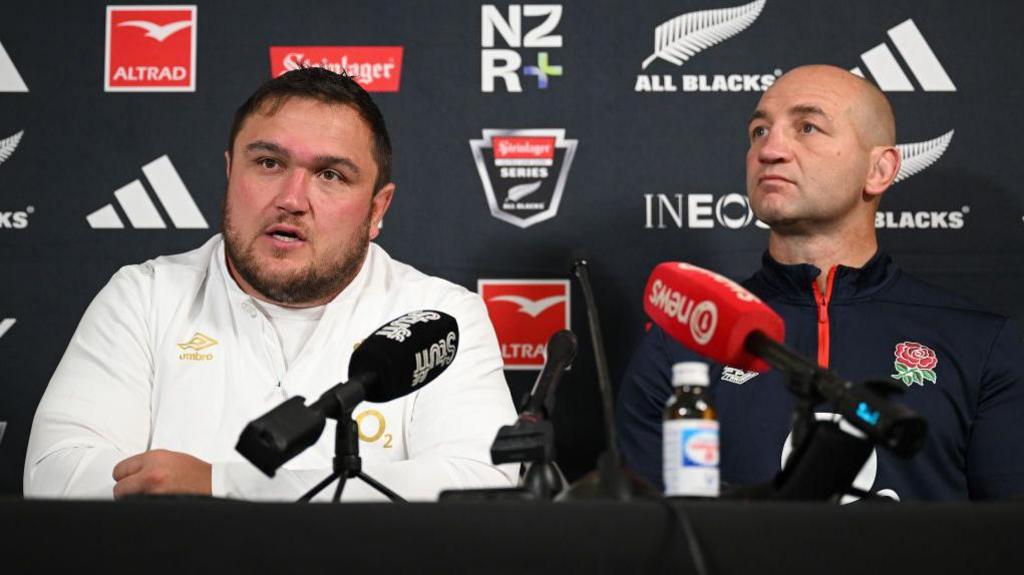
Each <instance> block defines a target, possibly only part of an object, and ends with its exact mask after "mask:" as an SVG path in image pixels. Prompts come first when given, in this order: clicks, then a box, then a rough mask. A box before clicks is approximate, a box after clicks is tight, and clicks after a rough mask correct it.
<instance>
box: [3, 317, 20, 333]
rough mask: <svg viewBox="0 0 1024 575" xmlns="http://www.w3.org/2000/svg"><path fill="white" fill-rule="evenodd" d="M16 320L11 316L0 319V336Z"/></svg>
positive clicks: (12, 325)
mask: <svg viewBox="0 0 1024 575" xmlns="http://www.w3.org/2000/svg"><path fill="white" fill-rule="evenodd" d="M17 321H18V320H16V319H14V318H13V317H9V318H6V319H0V337H3V336H4V335H5V334H6V333H7V332H8V331H9V330H10V329H11V328H12V327H14V324H15V322H17Z"/></svg>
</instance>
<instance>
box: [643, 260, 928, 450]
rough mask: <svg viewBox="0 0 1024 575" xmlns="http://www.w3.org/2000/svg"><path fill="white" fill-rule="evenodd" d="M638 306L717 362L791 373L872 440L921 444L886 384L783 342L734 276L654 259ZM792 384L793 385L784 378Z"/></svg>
mask: <svg viewBox="0 0 1024 575" xmlns="http://www.w3.org/2000/svg"><path fill="white" fill-rule="evenodd" d="M644 311H646V312H647V315H648V316H650V318H651V319H652V320H654V323H656V324H658V326H659V327H660V328H661V329H663V330H665V332H666V333H668V335H669V336H671V337H672V338H673V339H675V340H676V341H678V342H679V343H681V344H683V346H685V347H687V348H689V349H691V350H693V351H695V352H697V353H699V354H701V355H703V356H705V357H707V358H709V359H711V360H712V361H715V362H717V363H720V364H723V365H728V366H730V367H737V368H740V369H750V370H754V371H767V370H768V366H771V367H774V368H776V369H779V370H781V371H783V372H785V373H786V374H788V375H789V379H790V380H791V382H800V384H798V385H797V388H800V389H802V387H800V386H801V385H806V386H808V389H810V390H812V392H813V393H815V394H817V395H820V397H821V398H823V399H825V400H827V401H830V402H832V403H833V405H834V409H835V410H836V412H837V413H839V414H840V415H842V416H843V417H844V418H846V420H847V421H849V422H850V423H851V424H853V426H854V427H856V428H857V429H859V430H861V431H863V432H864V433H865V434H866V435H867V436H868V437H869V438H870V440H871V441H873V442H874V443H877V444H879V445H884V446H886V447H888V448H890V449H892V450H893V451H894V452H895V453H896V454H897V455H900V456H903V457H909V456H910V455H913V454H914V453H916V452H917V450H919V449H920V448H921V446H922V445H923V444H924V440H925V434H926V433H927V431H928V426H927V423H926V422H925V420H924V418H922V417H921V416H920V415H918V414H917V413H915V412H914V411H913V410H911V409H910V408H908V407H906V406H905V405H903V404H900V403H895V402H893V401H890V400H889V399H888V396H889V395H891V394H892V393H894V392H895V391H897V390H898V389H899V388H893V386H892V384H891V382H885V381H880V382H868V383H866V384H854V383H850V382H848V381H845V380H843V379H842V378H840V377H839V376H838V375H836V374H835V373H832V372H831V371H829V370H827V369H824V368H821V367H819V366H818V365H817V364H816V363H814V362H813V361H811V360H809V359H807V358H806V357H803V356H802V355H800V354H798V353H796V352H795V351H793V350H791V349H790V348H788V347H786V346H785V345H784V344H783V343H782V342H783V341H784V337H783V335H784V333H785V327H784V324H783V322H782V318H781V317H779V316H778V315H777V314H776V313H775V312H774V311H772V310H771V308H769V307H768V306H767V305H766V304H765V303H764V302H763V301H761V300H760V299H758V297H757V296H755V295H754V294H752V293H750V292H749V291H747V290H746V289H744V288H743V287H742V286H740V285H739V284H737V283H736V282H734V281H732V280H730V279H728V278H726V277H723V276H720V275H718V274H716V273H714V272H710V271H708V270H705V269H701V268H699V267H697V266H692V265H690V264H684V263H679V262H666V263H662V264H659V265H658V266H657V267H656V268H654V271H653V272H651V277H650V279H649V280H647V289H646V290H644ZM788 385H790V386H791V388H793V387H792V386H793V385H794V384H792V383H791V384H788Z"/></svg>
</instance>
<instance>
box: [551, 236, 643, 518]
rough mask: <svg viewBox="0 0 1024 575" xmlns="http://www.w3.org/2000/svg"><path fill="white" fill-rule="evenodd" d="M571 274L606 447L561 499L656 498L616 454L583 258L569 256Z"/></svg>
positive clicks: (591, 291) (608, 381)
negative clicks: (590, 352) (582, 308)
mask: <svg viewBox="0 0 1024 575" xmlns="http://www.w3.org/2000/svg"><path fill="white" fill-rule="evenodd" d="M572 274H573V275H574V276H576V279H577V280H578V281H579V283H580V289H582V291H583V300H584V302H585V303H586V309H587V323H588V325H589V327H590V339H591V345H592V346H593V348H594V363H595V366H596V367H597V384H598V389H599V390H600V392H601V404H602V407H603V408H604V409H603V411H604V423H605V426H604V427H605V429H604V431H605V440H606V441H607V442H608V446H607V449H606V450H605V451H604V452H602V453H601V454H600V455H599V456H598V458H597V469H596V470H595V471H594V472H592V473H590V474H588V475H587V476H586V477H584V478H583V479H581V480H579V481H577V482H576V483H575V484H573V486H572V487H570V488H569V490H568V491H567V492H566V493H565V496H566V498H568V499H589V498H594V497H597V498H602V499H613V500H617V501H630V500H633V499H636V498H638V497H641V498H648V499H650V498H657V497H659V496H660V494H659V493H658V491H657V490H656V489H654V488H653V487H651V486H650V485H649V484H648V483H647V482H646V481H644V480H643V479H641V478H640V477H639V476H637V475H635V474H633V473H631V472H630V471H629V470H628V469H626V468H625V467H624V466H623V465H622V454H621V453H620V452H619V444H618V437H617V436H616V432H615V423H614V418H615V411H614V407H613V405H612V404H613V399H612V398H613V397H614V393H613V391H612V384H611V376H610V375H609V371H608V358H607V356H606V355H605V351H604V340H603V338H602V337H601V322H600V320H599V319H598V317H597V301H596V299H595V298H594V288H593V286H592V285H591V283H590V271H589V268H588V264H587V258H586V257H585V256H584V255H582V254H578V253H577V254H574V255H573V258H572Z"/></svg>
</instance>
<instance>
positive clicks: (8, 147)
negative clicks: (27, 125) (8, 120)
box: [0, 130, 25, 164]
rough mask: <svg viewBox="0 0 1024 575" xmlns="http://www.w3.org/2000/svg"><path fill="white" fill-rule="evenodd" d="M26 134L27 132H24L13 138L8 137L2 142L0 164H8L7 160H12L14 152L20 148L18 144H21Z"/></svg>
mask: <svg viewBox="0 0 1024 575" xmlns="http://www.w3.org/2000/svg"><path fill="white" fill-rule="evenodd" d="M24 133H25V130H22V131H20V132H18V133H17V134H14V135H13V136H8V137H6V138H4V139H2V140H0V164H2V163H4V162H6V161H7V158H10V157H11V154H13V153H14V150H16V149H17V148H18V144H19V143H20V142H21V136H22V134H24Z"/></svg>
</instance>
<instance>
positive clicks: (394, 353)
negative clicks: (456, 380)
mask: <svg viewBox="0 0 1024 575" xmlns="http://www.w3.org/2000/svg"><path fill="white" fill-rule="evenodd" d="M458 347H459V325H458V322H456V321H455V318H454V317H452V316H450V315H448V314H446V313H444V312H440V311H435V310H419V311H413V312H409V313H407V314H405V315H403V316H401V317H398V318H395V319H393V320H391V321H389V322H388V323H386V324H384V325H382V326H380V328H378V329H377V330H376V331H374V332H373V334H371V335H370V336H369V337H367V338H366V339H364V340H363V342H362V343H361V344H359V347H357V348H356V350H355V351H354V352H352V358H351V359H350V360H349V365H348V378H349V380H350V381H351V380H353V379H356V378H360V379H362V378H365V377H367V376H369V377H372V378H374V379H375V380H376V381H375V382H374V383H373V384H372V385H367V386H366V396H365V399H366V401H372V402H375V403H383V402H385V401H391V400H392V399H397V398H399V397H402V396H404V395H406V394H409V393H412V392H413V391H416V390H417V389H419V388H420V387H422V386H423V385H426V384H427V383H430V382H431V381H433V380H434V378H436V377H437V376H438V375H440V374H441V372H443V371H444V370H445V369H446V368H447V367H448V366H449V365H451V363H452V361H453V360H454V359H455V353H456V351H457V350H458Z"/></svg>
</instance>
